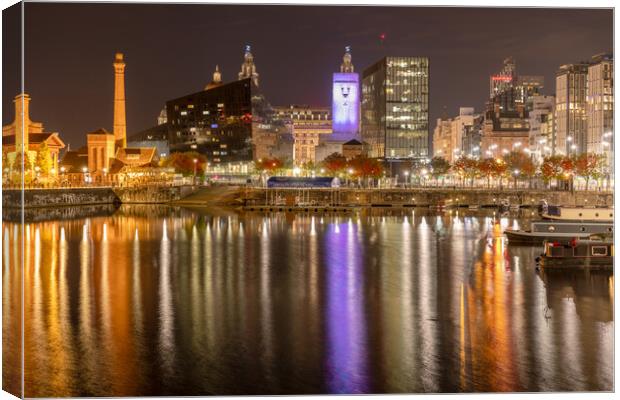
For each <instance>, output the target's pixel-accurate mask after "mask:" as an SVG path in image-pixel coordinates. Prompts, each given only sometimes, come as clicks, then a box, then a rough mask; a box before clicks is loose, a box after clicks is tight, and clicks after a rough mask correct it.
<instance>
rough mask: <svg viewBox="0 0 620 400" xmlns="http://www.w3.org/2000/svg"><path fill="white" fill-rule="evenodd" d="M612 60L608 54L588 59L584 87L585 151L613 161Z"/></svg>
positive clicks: (609, 161)
mask: <svg viewBox="0 0 620 400" xmlns="http://www.w3.org/2000/svg"><path fill="white" fill-rule="evenodd" d="M613 71H614V61H613V57H612V56H611V55H609V54H598V55H595V56H594V57H592V63H591V64H590V65H589V66H588V84H587V105H586V111H587V118H588V124H587V150H588V152H592V153H597V154H603V155H605V157H606V158H607V161H608V163H610V165H611V162H612V161H613V146H614V145H613V143H614V142H613V133H614V120H613V117H614V81H613Z"/></svg>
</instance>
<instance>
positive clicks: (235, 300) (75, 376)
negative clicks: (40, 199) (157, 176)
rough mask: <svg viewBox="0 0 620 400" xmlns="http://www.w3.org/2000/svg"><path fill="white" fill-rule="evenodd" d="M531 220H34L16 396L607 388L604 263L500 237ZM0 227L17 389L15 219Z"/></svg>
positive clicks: (162, 213) (160, 212) (162, 212)
mask: <svg viewBox="0 0 620 400" xmlns="http://www.w3.org/2000/svg"><path fill="white" fill-rule="evenodd" d="M524 223H527V221H526V220H522V219H517V218H514V217H505V218H501V219H499V220H497V219H494V218H493V216H492V215H490V214H486V213H485V212H484V211H480V212H473V213H471V212H462V211H460V212H458V213H453V214H451V215H450V214H436V213H431V212H429V211H427V210H423V209H416V210H402V211H385V210H372V211H369V212H361V213H359V214H355V215H352V216H349V215H335V216H334V215H320V216H319V215H316V216H312V215H305V216H304V215H292V214H272V215H270V216H264V215H260V214H246V215H237V214H235V213H232V212H228V211H204V210H203V211H189V210H182V209H167V208H158V207H136V206H134V207H127V206H123V207H121V209H120V210H119V211H118V212H117V213H116V214H114V215H113V216H108V217H93V218H86V219H75V220H67V221H50V222H40V223H33V224H28V225H26V226H25V227H24V229H25V231H24V238H25V241H26V246H25V253H24V256H25V260H26V266H25V270H24V278H25V288H26V292H25V293H24V299H25V313H26V314H25V317H26V318H25V327H26V336H25V363H26V376H25V384H26V396H49V397H51V396H87V395H91V396H93V395H94V396H112V395H115V396H134V395H207V394H295V393H393V392H459V391H550V390H554V391H561V390H611V389H612V382H613V381H612V376H613V363H612V360H613V327H614V325H613V320H612V318H613V315H612V303H613V276H612V275H611V274H610V273H604V272H589V273H587V272H570V273H544V274H542V273H540V274H537V273H536V272H535V271H534V261H533V259H534V257H535V256H536V255H537V254H538V253H539V252H540V248H532V247H514V246H513V247H511V246H510V245H507V244H506V241H505V239H504V238H503V236H502V230H503V229H504V228H505V227H510V226H515V225H521V226H522V225H523V224H524ZM3 225H4V228H3V232H4V235H3V238H4V243H3V251H4V257H3V268H2V270H3V289H4V290H3V299H2V300H3V349H4V352H5V353H4V357H3V360H4V365H3V367H4V368H3V374H4V376H3V381H4V382H5V384H4V385H5V388H8V389H12V390H14V391H15V390H18V387H19V380H18V379H19V373H15V369H14V368H11V367H12V366H14V365H17V364H16V362H17V361H18V360H19V347H20V346H19V345H17V346H16V345H15V344H16V343H17V344H18V343H19V337H18V335H17V334H16V332H19V331H18V329H19V324H20V314H19V276H20V271H19V269H18V268H17V266H18V265H19V257H21V252H20V250H19V245H18V243H19V237H20V235H21V233H20V231H19V228H18V226H17V225H15V224H12V223H8V222H4V223H3ZM11 250H12V251H11ZM16 388H17V389H16Z"/></svg>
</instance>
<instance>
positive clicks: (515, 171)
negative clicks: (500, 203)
mask: <svg viewBox="0 0 620 400" xmlns="http://www.w3.org/2000/svg"><path fill="white" fill-rule="evenodd" d="M512 173H513V174H514V176H515V189H516V188H517V177H518V176H519V173H520V171H519V170H518V169H515V170H514V171H513V172H512Z"/></svg>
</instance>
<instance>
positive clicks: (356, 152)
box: [342, 139, 366, 160]
mask: <svg viewBox="0 0 620 400" xmlns="http://www.w3.org/2000/svg"><path fill="white" fill-rule="evenodd" d="M342 155H343V156H345V158H346V159H347V160H351V159H353V158H355V157H359V156H365V155H366V152H365V151H364V144H363V143H362V142H360V141H359V140H357V139H351V140H349V141H348V142H346V143H344V144H343V145H342Z"/></svg>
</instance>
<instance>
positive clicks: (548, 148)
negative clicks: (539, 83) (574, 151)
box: [528, 95, 556, 162]
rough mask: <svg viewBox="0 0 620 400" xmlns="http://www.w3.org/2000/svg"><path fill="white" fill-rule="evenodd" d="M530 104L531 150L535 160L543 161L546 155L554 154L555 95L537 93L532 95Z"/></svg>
mask: <svg viewBox="0 0 620 400" xmlns="http://www.w3.org/2000/svg"><path fill="white" fill-rule="evenodd" d="M529 104H530V107H529V108H530V109H529V113H528V115H529V126H530V131H529V143H528V145H529V151H530V154H531V155H532V158H533V159H534V160H536V161H538V162H541V161H542V159H543V158H544V157H547V156H550V155H553V154H554V149H555V140H556V138H555V126H554V123H553V121H554V118H553V114H554V112H555V97H553V96H545V95H535V96H532V97H530V101H529Z"/></svg>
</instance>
